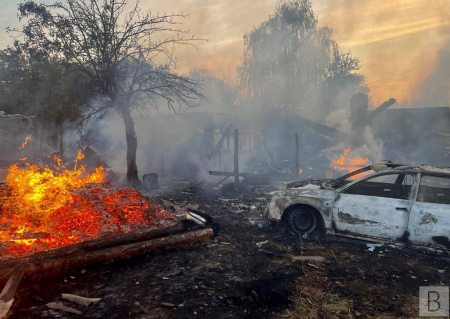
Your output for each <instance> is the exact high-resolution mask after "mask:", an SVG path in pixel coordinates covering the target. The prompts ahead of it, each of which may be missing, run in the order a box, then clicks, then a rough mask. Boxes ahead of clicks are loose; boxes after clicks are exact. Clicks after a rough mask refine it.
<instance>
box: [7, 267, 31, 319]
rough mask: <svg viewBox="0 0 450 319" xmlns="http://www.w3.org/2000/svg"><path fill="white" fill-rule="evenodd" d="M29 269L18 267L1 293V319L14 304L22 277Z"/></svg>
mask: <svg viewBox="0 0 450 319" xmlns="http://www.w3.org/2000/svg"><path fill="white" fill-rule="evenodd" d="M26 269H27V267H26V266H25V265H20V266H17V267H16V268H15V269H14V271H13V272H12V274H11V276H10V277H9V279H8V282H7V283H6V285H5V287H4V288H3V290H2V292H1V293H0V319H2V318H5V317H6V315H7V314H8V311H9V309H10V308H11V306H12V304H13V302H14V295H15V294H16V290H17V287H18V286H19V283H20V281H21V280H22V276H23V274H24V273H25V271H26Z"/></svg>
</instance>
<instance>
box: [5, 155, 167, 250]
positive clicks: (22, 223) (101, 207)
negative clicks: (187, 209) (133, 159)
mask: <svg viewBox="0 0 450 319" xmlns="http://www.w3.org/2000/svg"><path fill="white" fill-rule="evenodd" d="M82 159H83V155H82V154H81V153H78V156H77V159H76V161H75V167H74V169H73V170H69V169H67V168H66V167H65V166H64V165H63V163H62V161H61V160H60V159H59V158H58V157H55V159H54V160H55V163H54V165H53V166H46V167H40V166H37V165H30V164H26V165H25V166H24V167H19V166H18V165H12V166H11V167H10V169H9V173H8V176H7V179H6V184H0V198H1V203H0V257H3V256H7V255H14V256H21V255H24V254H28V253H32V252H36V251H43V250H48V249H52V248H58V247H63V246H67V245H71V244H75V243H79V242H82V241H86V240H91V239H97V238H101V237H108V236H114V235H116V234H119V233H127V232H131V231H133V230H135V229H138V228H145V227H150V226H153V225H157V224H159V223H161V222H162V221H163V220H168V219H175V217H174V215H172V214H169V213H168V212H166V211H165V210H164V209H162V208H161V206H160V205H158V203H156V202H152V201H151V200H150V199H149V198H147V197H144V196H142V195H141V194H140V193H139V192H137V191H135V190H130V189H115V188H110V187H108V186H107V185H106V184H101V183H102V182H103V181H104V180H105V178H106V173H105V171H104V169H103V167H99V168H97V169H96V171H95V172H94V173H88V172H87V171H86V169H85V167H84V166H83V165H80V164H79V162H80V161H81V160H82Z"/></svg>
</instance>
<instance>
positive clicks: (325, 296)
mask: <svg viewBox="0 0 450 319" xmlns="http://www.w3.org/2000/svg"><path fill="white" fill-rule="evenodd" d="M293 302H294V305H293V306H292V308H291V309H288V310H286V311H285V312H284V313H283V314H281V315H280V316H279V317H278V318H292V319H294V318H295V319H297V318H298V319H300V318H301V319H319V318H323V319H341V318H354V316H353V315H352V307H353V303H352V301H351V300H348V299H342V298H340V297H339V296H338V295H336V294H330V293H327V292H324V291H323V290H322V289H320V288H314V287H303V288H302V290H301V291H300V293H299V296H298V297H296V298H295V299H293Z"/></svg>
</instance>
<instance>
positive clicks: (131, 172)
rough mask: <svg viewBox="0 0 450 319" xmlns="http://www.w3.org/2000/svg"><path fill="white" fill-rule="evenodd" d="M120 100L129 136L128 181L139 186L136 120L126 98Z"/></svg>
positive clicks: (120, 108) (127, 135)
mask: <svg viewBox="0 0 450 319" xmlns="http://www.w3.org/2000/svg"><path fill="white" fill-rule="evenodd" d="M121 99H122V101H119V110H120V113H121V114H122V118H123V122H124V123H125V133H126V138H127V182H128V184H129V185H130V186H133V187H137V186H138V184H140V181H139V175H138V169H137V165H136V151H137V137H136V131H135V130H134V121H133V118H132V117H131V112H130V105H129V103H128V102H127V101H126V100H125V99H124V98H121Z"/></svg>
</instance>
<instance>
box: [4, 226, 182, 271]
mask: <svg viewBox="0 0 450 319" xmlns="http://www.w3.org/2000/svg"><path fill="white" fill-rule="evenodd" d="M183 231H185V225H184V224H182V223H177V224H175V225H172V226H168V227H164V228H156V229H148V228H146V229H141V230H136V231H133V232H130V233H126V234H120V235H117V236H112V237H105V238H100V239H96V240H91V241H86V242H81V243H77V244H73V245H69V246H65V247H61V248H56V249H53V250H49V251H42V252H37V253H34V254H33V255H31V256H26V257H22V258H14V259H7V260H3V261H1V262H0V278H1V277H2V276H4V275H5V274H7V273H9V272H10V271H11V268H14V267H15V266H16V265H20V264H23V263H37V262H40V261H42V260H50V259H55V258H61V257H64V256H70V255H75V254H80V253H83V252H89V251H94V250H99V249H105V248H108V247H113V246H117V245H124V244H130V243H135V242H141V241H145V240H151V239H157V238H161V237H164V236H169V235H175V234H179V233H181V232H183Z"/></svg>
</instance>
